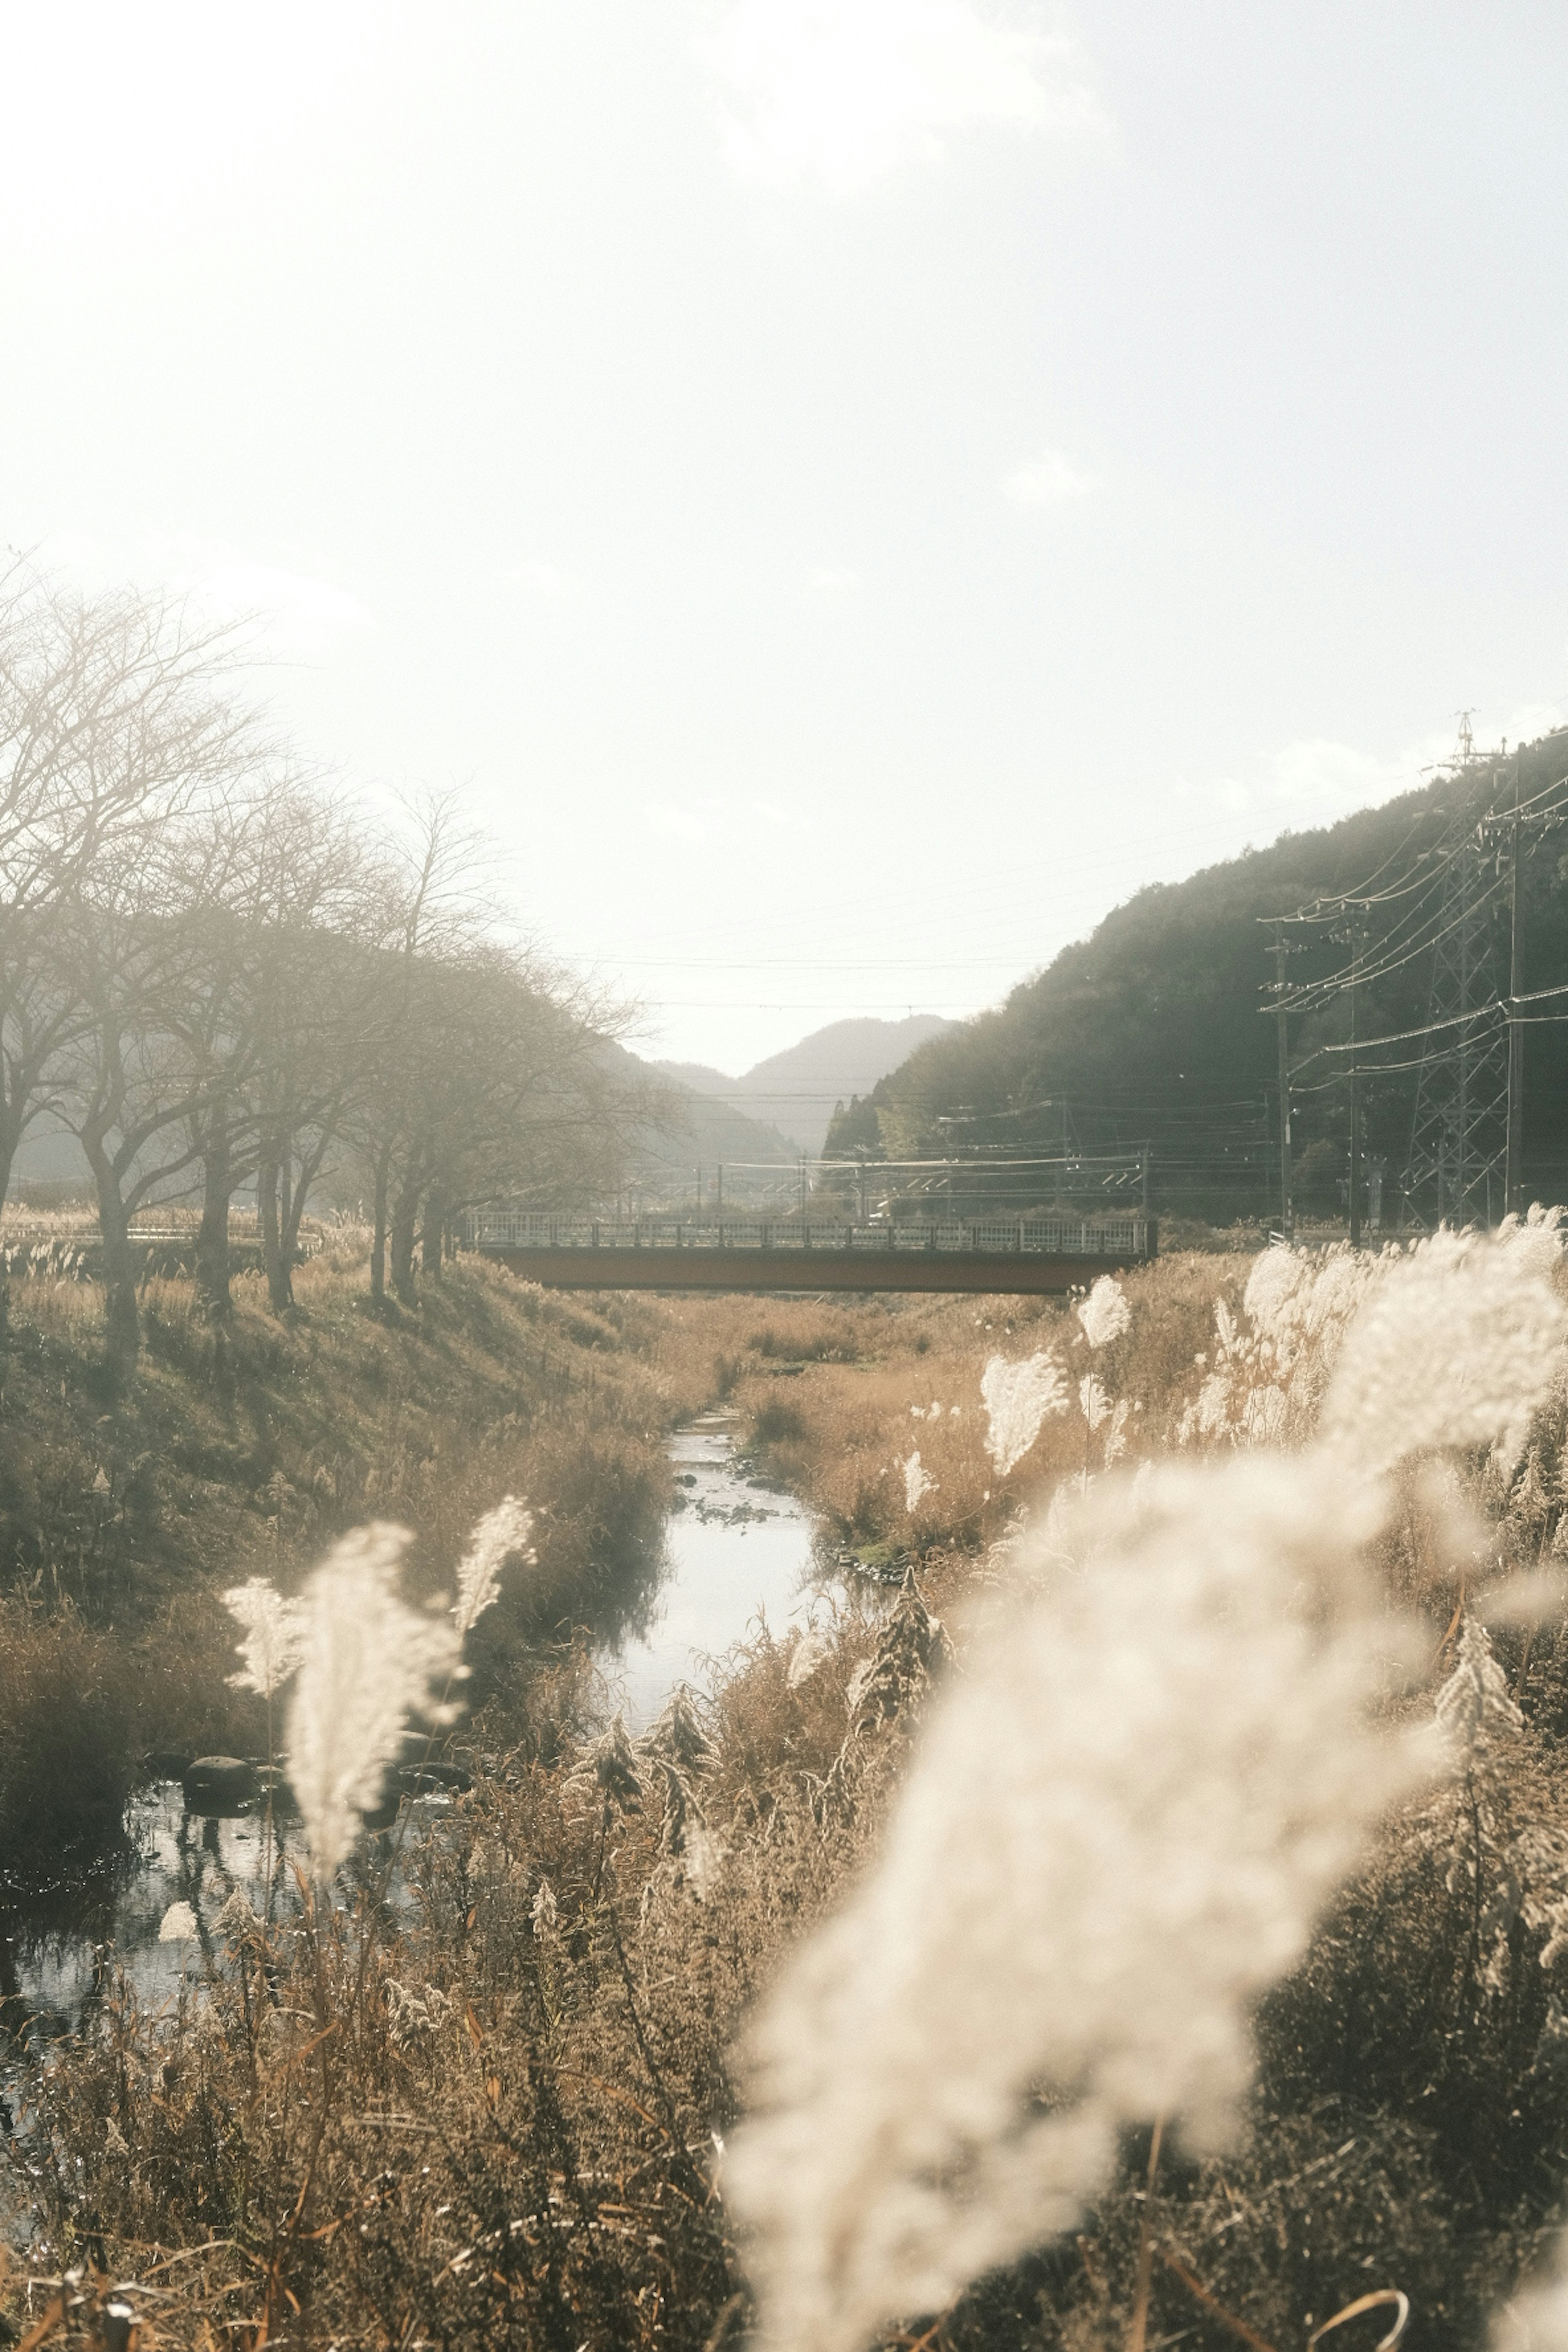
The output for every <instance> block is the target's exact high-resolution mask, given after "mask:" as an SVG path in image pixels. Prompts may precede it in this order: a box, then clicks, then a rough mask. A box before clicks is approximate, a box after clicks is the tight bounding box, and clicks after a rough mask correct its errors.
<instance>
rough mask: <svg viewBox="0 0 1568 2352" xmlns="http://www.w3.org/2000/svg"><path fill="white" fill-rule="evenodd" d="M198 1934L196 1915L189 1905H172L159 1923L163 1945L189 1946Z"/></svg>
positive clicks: (160, 1939) (159, 1938)
mask: <svg viewBox="0 0 1568 2352" xmlns="http://www.w3.org/2000/svg"><path fill="white" fill-rule="evenodd" d="M195 1932H196V1915H195V1912H194V1911H193V1910H192V1908H191V1906H190V1905H189V1904H188V1903H171V1904H170V1906H169V1907H168V1909H167V1910H166V1911H165V1912H164V1914H163V1917H162V1918H161V1919H160V1920H159V1922H158V1941H159V1942H160V1943H161V1944H188V1943H189V1942H190V1941H191V1939H192V1937H194V1936H195Z"/></svg>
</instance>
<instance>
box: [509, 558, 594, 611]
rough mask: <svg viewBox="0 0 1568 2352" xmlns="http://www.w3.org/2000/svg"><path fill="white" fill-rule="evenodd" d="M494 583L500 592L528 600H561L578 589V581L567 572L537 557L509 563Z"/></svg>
mask: <svg viewBox="0 0 1568 2352" xmlns="http://www.w3.org/2000/svg"><path fill="white" fill-rule="evenodd" d="M497 586H498V588H499V589H500V593H501V594H502V595H503V596H509V597H514V598H516V599H518V600H520V601H521V602H522V603H524V604H566V603H568V602H570V600H571V599H572V597H573V596H574V595H575V594H576V593H577V583H576V582H575V581H574V579H573V578H572V577H571V575H570V573H569V572H563V571H561V570H560V569H559V568H558V567H557V566H556V565H555V564H553V563H543V562H539V561H538V560H537V559H530V560H529V561H528V562H522V563H510V564H509V565H508V566H507V568H506V570H505V571H504V572H502V573H501V574H500V579H499V581H498V582H497Z"/></svg>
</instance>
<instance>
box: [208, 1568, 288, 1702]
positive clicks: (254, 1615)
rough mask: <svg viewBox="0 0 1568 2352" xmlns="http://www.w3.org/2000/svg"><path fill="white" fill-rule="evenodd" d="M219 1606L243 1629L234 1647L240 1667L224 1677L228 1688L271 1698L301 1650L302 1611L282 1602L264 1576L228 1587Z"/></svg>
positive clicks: (281, 1684) (284, 1680) (280, 1595)
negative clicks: (221, 1605)
mask: <svg viewBox="0 0 1568 2352" xmlns="http://www.w3.org/2000/svg"><path fill="white" fill-rule="evenodd" d="M223 1605H224V1607H225V1608H226V1610H227V1611H228V1613H229V1615H230V1616H231V1617H233V1618H236V1619H237V1621H238V1622H239V1623H240V1624H241V1625H243V1626H244V1628H245V1639H244V1640H243V1641H242V1642H237V1643H236V1644H235V1647H236V1649H237V1652H238V1654H239V1656H240V1658H241V1660H242V1661H243V1664H242V1665H241V1668H240V1671H239V1673H238V1674H237V1675H230V1676H229V1677H228V1680H229V1685H230V1687H231V1688H232V1689H234V1690H248V1691H255V1692H256V1693H257V1694H258V1696H259V1697H261V1698H266V1699H269V1698H271V1697H273V1696H274V1695H275V1694H276V1693H277V1692H278V1691H279V1690H280V1689H281V1688H282V1686H283V1685H284V1684H285V1683H286V1682H287V1681H288V1679H289V1675H291V1674H292V1673H293V1671H294V1669H295V1667H296V1666H297V1665H298V1664H299V1663H300V1655H301V1654H302V1652H303V1650H304V1646H305V1612H304V1611H303V1609H302V1608H301V1607H300V1603H299V1602H298V1601H285V1600H284V1598H283V1595H282V1594H281V1593H280V1592H279V1591H277V1590H276V1588H275V1587H274V1586H272V1585H270V1584H268V1581H267V1579H266V1578H265V1577H264V1576H253V1577H252V1578H251V1579H250V1580H249V1581H248V1582H247V1583H246V1584H233V1585H230V1587H229V1589H228V1591H226V1593H225V1594H224V1596H223Z"/></svg>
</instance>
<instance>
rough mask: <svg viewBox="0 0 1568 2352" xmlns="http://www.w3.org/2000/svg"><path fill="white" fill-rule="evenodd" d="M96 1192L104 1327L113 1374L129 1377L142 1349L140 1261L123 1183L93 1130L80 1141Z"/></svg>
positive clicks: (106, 1347) (107, 1352) (105, 1341)
mask: <svg viewBox="0 0 1568 2352" xmlns="http://www.w3.org/2000/svg"><path fill="white" fill-rule="evenodd" d="M81 1143H82V1149H83V1150H84V1151H85V1152H86V1154H87V1161H88V1166H89V1168H90V1169H91V1171H92V1181H93V1182H94V1184H95V1185H96V1187H97V1189H98V1229H99V1232H100V1234H101V1236H102V1240H103V1292H104V1302H103V1325H104V1344H105V1352H106V1354H107V1356H108V1359H109V1364H110V1370H111V1371H113V1372H115V1373H116V1374H118V1375H119V1376H121V1377H122V1378H123V1377H125V1376H127V1375H129V1374H130V1373H131V1372H133V1371H134V1370H135V1369H136V1359H137V1356H138V1355H139V1354H140V1352H141V1348H142V1318H141V1315H140V1313H139V1311H138V1309H137V1305H136V1261H135V1258H134V1257H133V1255H132V1248H131V1220H130V1218H129V1217H128V1216H127V1215H126V1213H125V1203H124V1202H123V1201H122V1200H121V1196H120V1180H119V1177H118V1176H117V1174H116V1172H115V1169H114V1164H113V1162H112V1160H110V1156H109V1153H108V1152H107V1150H105V1149H104V1144H103V1139H102V1137H101V1136H98V1135H95V1134H93V1133H92V1131H91V1130H90V1129H89V1131H88V1132H87V1133H86V1134H84V1135H83V1136H82V1138H81Z"/></svg>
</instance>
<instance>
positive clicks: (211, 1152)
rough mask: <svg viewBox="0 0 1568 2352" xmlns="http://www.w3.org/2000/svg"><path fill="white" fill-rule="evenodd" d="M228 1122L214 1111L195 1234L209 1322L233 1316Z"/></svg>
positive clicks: (200, 1290) (199, 1291)
mask: <svg viewBox="0 0 1568 2352" xmlns="http://www.w3.org/2000/svg"><path fill="white" fill-rule="evenodd" d="M231 1168H232V1161H231V1159H230V1153H229V1133H228V1122H227V1120H226V1118H225V1117H224V1116H223V1114H222V1112H221V1111H218V1110H215V1111H214V1113H213V1115H212V1119H211V1123H210V1125H209V1127H208V1129H207V1148H206V1153H205V1158H204V1160H203V1162H202V1222H201V1226H200V1229H199V1231H198V1232H197V1234H196V1297H197V1300H198V1301H199V1303H200V1306H201V1309H202V1313H203V1314H204V1315H205V1318H206V1319H207V1321H208V1322H209V1323H228V1322H232V1321H233V1319H234V1299H233V1297H232V1295H231V1293H230V1291H229V1286H228V1202H229V1193H230V1191H231V1190H232V1182H231Z"/></svg>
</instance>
